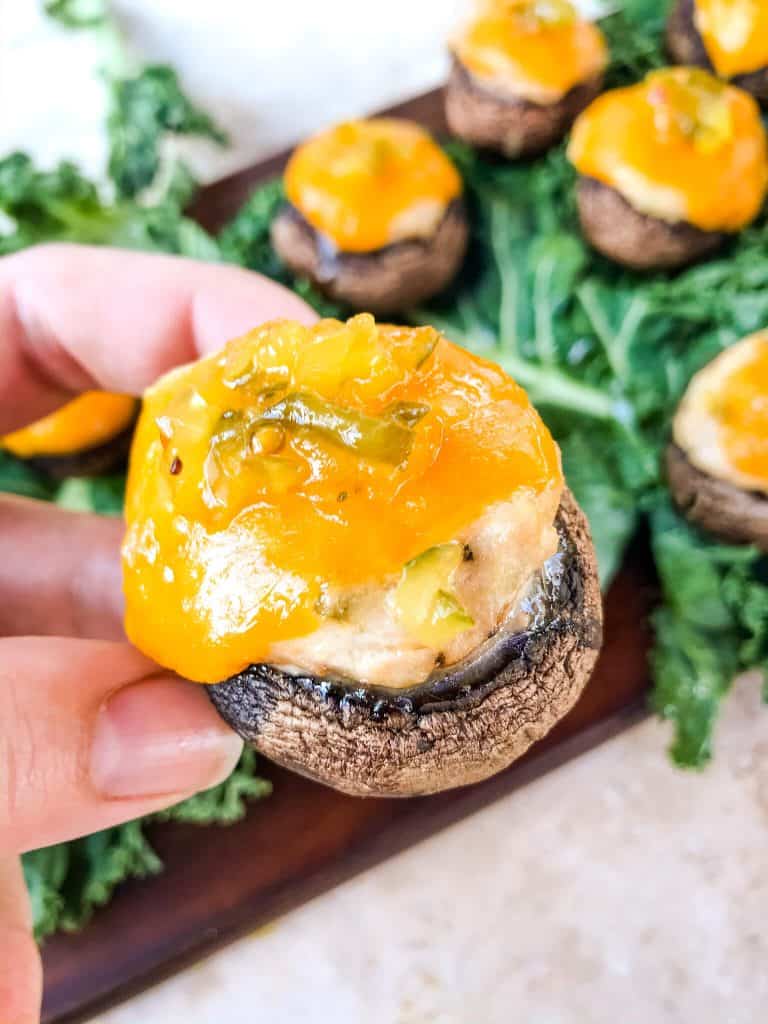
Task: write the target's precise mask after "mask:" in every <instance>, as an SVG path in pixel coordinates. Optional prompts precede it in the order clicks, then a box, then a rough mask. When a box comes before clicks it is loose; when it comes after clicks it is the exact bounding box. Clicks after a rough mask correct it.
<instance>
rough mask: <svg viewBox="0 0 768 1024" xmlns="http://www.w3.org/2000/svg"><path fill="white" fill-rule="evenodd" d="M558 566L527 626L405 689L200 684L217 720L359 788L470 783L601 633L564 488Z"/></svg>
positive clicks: (508, 748) (582, 536) (587, 546)
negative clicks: (539, 614) (539, 613)
mask: <svg viewBox="0 0 768 1024" xmlns="http://www.w3.org/2000/svg"><path fill="white" fill-rule="evenodd" d="M556 526H557V529H558V533H559V536H560V548H559V554H558V555H557V556H555V561H556V563H557V565H558V571H556V572H553V573H552V574H550V575H546V576H545V577H544V580H543V591H544V600H545V608H546V613H545V615H544V616H543V621H541V622H539V623H537V624H536V625H535V626H534V627H533V628H532V629H531V630H529V631H526V632H523V633H516V634H512V633H509V632H505V631H504V630H503V628H502V629H501V630H499V631H498V632H497V633H495V634H494V635H492V636H491V637H489V638H488V640H487V641H486V642H485V643H484V644H482V645H481V646H480V647H479V648H478V649H477V650H476V651H474V652H473V653H472V655H470V656H469V657H467V658H465V659H464V660H463V661H461V662H459V663H457V664H456V665H451V666H447V667H446V668H444V669H440V670H437V671H435V672H434V673H433V674H432V676H430V678H429V679H427V680H426V682H424V683H422V684H420V685H418V686H414V687H411V688H406V689H386V688H382V687H365V686H361V685H360V684H355V683H354V682H352V681H347V682H344V681H341V680H334V679H321V678H316V677H312V676H296V675H290V674H288V673H286V672H283V671H281V670H280V669H278V668H275V667H273V666H270V665H251V666H249V667H248V668H247V669H245V670H244V671H243V672H241V673H239V674H238V675H237V676H234V677H232V678H231V679H229V680H227V681H226V682H223V683H219V684H217V685H215V686H211V687H209V694H210V697H211V700H212V701H213V703H214V705H215V706H216V708H217V709H218V711H219V712H220V713H221V715H222V716H223V717H224V719H225V720H226V721H227V722H228V723H229V724H230V725H231V726H232V727H233V728H234V729H235V730H236V731H237V732H238V733H239V734H240V735H241V736H242V737H243V738H244V739H245V740H246V741H247V742H249V743H251V744H252V745H253V746H254V747H255V748H256V749H257V750H259V751H260V752H261V753H263V754H264V755H265V756H267V757H269V758H271V759H272V760H273V761H276V762H277V763H278V764H282V765H284V766H285V767H287V768H291V769H292V770H294V771H297V772H299V773H300V774H302V775H306V776H309V777H310V778H313V779H316V780H318V781H320V782H324V783H326V784H327V785H330V786H333V787H334V788H336V789H340V790H342V791H344V792H346V793H350V794H353V795H356V796H417V795H422V794H426V793H434V792H438V791H440V790H444V789H451V788H453V787H456V786H463V785H467V784H468V783H472V782H479V781H480V780H482V779H485V778H487V777H488V776H490V775H493V774H495V773H496V772H498V771H500V770H501V769H502V768H505V767H507V765H509V764H510V763H511V762H512V761H514V760H515V759H516V758H518V757H520V756H521V755H522V754H523V753H525V751H526V750H527V749H528V747H530V745H531V744H532V743H534V742H535V741H536V740H538V739H541V737H542V736H544V735H545V734H546V733H547V732H548V731H549V730H550V729H551V728H552V726H553V725H554V724H555V723H556V722H557V721H558V719H560V718H561V717H562V716H563V715H564V714H565V713H566V712H567V711H568V710H569V709H570V708H571V707H572V705H573V704H574V703H575V702H576V699H577V697H578V696H579V694H580V693H581V691H582V689H583V687H584V685H585V684H586V682H587V680H588V679H589V677H590V675H591V673H592V669H593V667H594V664H595V661H596V659H597V655H598V652H599V649H600V644H601V641H602V603H601V597H600V586H599V582H598V576H597V565H596V561H595V553H594V548H593V546H592V540H591V537H590V533H589V527H588V525H587V521H586V519H585V517H584V514H583V512H582V511H581V509H580V508H579V506H578V505H577V504H576V501H575V499H574V498H573V496H572V494H571V493H570V491H568V490H567V489H566V490H565V491H564V493H563V497H562V500H561V503H560V508H559V511H558V516H557V520H556Z"/></svg>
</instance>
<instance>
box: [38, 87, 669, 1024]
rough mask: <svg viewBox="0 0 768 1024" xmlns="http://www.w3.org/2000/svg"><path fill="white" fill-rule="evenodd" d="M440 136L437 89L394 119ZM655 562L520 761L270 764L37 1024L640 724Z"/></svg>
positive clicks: (247, 177) (98, 943)
mask: <svg viewBox="0 0 768 1024" xmlns="http://www.w3.org/2000/svg"><path fill="white" fill-rule="evenodd" d="M389 112H390V113H396V114H398V115H400V116H404V117H411V118H413V119H414V120H417V121H419V122H421V123H422V124H424V125H426V126H427V127H428V128H430V129H431V130H432V131H434V132H436V133H440V132H441V131H442V130H444V127H445V125H444V122H443V117H442V103H441V97H440V93H439V92H433V93H428V94H427V95H425V96H421V97H418V98H416V99H414V100H410V101H409V102H407V103H405V104H402V105H400V106H398V107H396V108H393V110H392V111H389ZM285 159H286V155H281V156H278V157H274V158H273V159H271V160H267V161H265V162H263V163H261V164H259V165H258V166H255V167H253V168H250V169H248V170H246V171H243V172H241V173H239V174H236V175H234V176H232V177H230V178H227V179H225V180H223V181H220V182H218V183H216V184H214V185H212V186H210V187H208V188H206V189H205V190H204V191H203V193H202V194H201V196H200V198H199V200H198V202H197V205H196V207H195V210H194V214H195V216H196V217H197V218H198V219H199V220H200V222H201V223H203V224H204V225H205V226H206V227H208V228H211V229H217V228H219V227H220V226H221V225H222V224H223V223H224V222H225V221H227V220H228V219H229V218H230V217H231V216H232V215H233V214H234V213H235V211H236V210H237V209H238V208H239V206H240V205H241V204H242V202H243V201H244V200H245V199H246V197H247V196H248V194H249V193H250V191H251V189H252V188H253V187H254V186H255V185H256V184H258V183H259V182H262V181H265V180H267V179H269V178H271V177H274V175H275V174H277V173H279V171H280V169H281V168H282V166H283V164H284V162H285ZM649 565H650V559H649V557H648V556H647V552H646V550H645V547H644V545H643V544H642V543H641V542H638V544H637V546H636V548H635V549H634V551H633V552H632V554H631V557H630V558H629V559H628V560H627V563H626V565H625V566H624V568H623V569H622V571H621V573H620V574H619V576H618V577H617V578H616V580H615V581H614V583H613V585H612V586H611V589H610V591H609V593H608V595H607V600H606V628H605V634H606V642H605V647H604V649H603V652H602V654H601V656H600V660H599V663H598V666H597V670H596V672H595V674H594V676H593V678H592V680H591V681H590V683H589V685H588V686H587V689H586V690H585V692H584V694H583V695H582V697H581V699H580V700H579V702H578V704H577V705H576V707H574V708H573V710H572V711H571V713H570V714H569V715H568V716H567V717H566V718H565V719H563V721H562V722H560V723H559V725H558V726H557V727H556V728H555V729H554V730H553V731H552V732H551V733H550V734H549V735H548V736H547V737H546V738H545V739H544V740H542V741H541V742H540V743H538V744H537V745H536V746H535V747H534V748H533V749H532V750H531V751H530V752H529V753H528V754H527V755H526V756H525V757H524V758H522V759H521V760H520V761H518V762H517V763H516V764H514V765H513V766H512V767H511V768H509V769H507V771H505V772H502V773H501V774H500V775H497V776H496V777H495V778H493V779H489V780H488V781H487V782H484V783H481V784H480V785H477V786H473V787H469V788H467V789H462V790H455V791H453V792H449V793H443V794H440V795H438V796H432V797H420V798H418V799H413V800H394V799H387V800H362V799H355V798H353V797H348V796H343V795H342V794H341V793H336V792H334V791H333V790H331V789H327V788H325V787H323V786H321V785H319V784H317V783H314V782H310V781H309V780H307V779H304V778H300V777H299V776H297V775H293V774H291V773H290V772H287V771H284V770H282V769H280V768H277V767H275V766H272V765H269V764H266V763H264V764H262V768H263V770H264V771H263V774H265V775H266V776H267V777H268V778H269V779H271V780H272V783H273V785H274V794H273V795H272V797H271V798H270V799H268V800H266V801H264V802H261V803H257V804H254V805H253V807H252V809H251V811H250V812H249V814H248V816H247V817H246V818H245V820H243V821H241V822H240V823H238V824H237V825H233V826H231V827H229V828H215V827H214V828H196V827H194V826H189V825H177V824H169V825H158V826H156V827H154V828H153V829H152V832H151V840H152V843H153V844H154V846H155V848H156V849H157V851H158V852H159V854H160V856H161V857H162V859H163V861H164V863H165V865H166V870H165V872H164V873H163V874H162V875H159V876H157V877H154V878H151V879H149V880H147V881H142V882H129V883H127V884H125V885H123V886H122V887H121V888H120V889H119V890H118V892H117V894H116V895H115V898H114V900H113V901H112V902H111V903H110V904H109V906H107V907H106V908H105V909H104V910H101V911H100V912H99V913H97V914H96V916H95V917H94V919H93V920H92V921H91V923H90V924H89V925H88V926H87V928H85V930H84V931H83V932H81V933H80V934H79V935H72V936H63V935H60V936H56V937H55V938H53V939H52V940H50V941H49V942H47V943H46V945H45V947H44V949H43V960H44V965H45V998H44V1008H43V1022H44V1024H54V1022H55V1024H63V1022H71V1021H80V1020H85V1019H87V1018H88V1017H89V1016H91V1015H92V1014H95V1013H97V1012H99V1011H101V1010H104V1009H106V1008H108V1007H109V1006H112V1005H114V1004H115V1003H118V1002H120V1001H121V1000H123V999H126V998H127V997H129V996H131V995H133V994H135V993H137V992H139V991H141V990H142V989H144V988H146V987H147V986H149V985H151V984H152V983H154V982H156V981H158V980H160V979H161V978H163V977H166V976H168V975H170V974H172V973H173V972H175V971H177V970H179V968H181V967H183V966H185V965H187V964H189V963H191V962H192V961H194V960H196V959H199V958H200V957H202V956H204V955H205V954H207V953H210V952H212V951H213V950H215V949H217V948H218V947H220V946H222V945H224V944H226V943H227V942H230V941H232V940H233V939H235V938H237V937H238V936H240V935H243V934H245V933H247V932H249V931H252V930H253V929H254V928H256V927H258V926H261V925H264V924H265V923H267V922H268V921H270V920H272V919H274V918H275V917H276V916H278V915H280V914H284V913H285V912H286V911H288V910H291V909H292V908H294V907H297V906H298V905H299V904H301V903H303V902H305V901H306V900H309V899H311V898H312V897H314V896H317V895H318V894H320V893H322V892H324V891H326V890H327V889H329V888H331V887H332V886H334V885H336V884H337V883H338V882H341V881H344V880H346V879H348V878H351V877H352V876H353V875H355V874H357V873H358V872H360V871H362V870H364V869H365V868H368V867H370V866H371V865H373V864H376V863H377V862H379V861H381V860H383V859H384V858H386V857H389V856H391V855H392V854H394V853H397V852H399V851H400V850H403V849H405V848H406V847H407V846H410V845H412V844H413V843H415V842H418V841H419V840H420V839H424V838H426V837H427V836H430V835H433V834H434V833H435V832H438V831H439V830H440V829H442V828H445V827H446V826H447V825H449V824H451V823H452V822H455V821H458V820H459V819H461V818H464V817H466V816H467V815H469V814H472V813H473V812H475V811H477V810H479V809H480V808H482V807H484V806H486V805H487V804H489V803H491V802H492V801H494V800H497V799H498V798H499V797H501V796H505V795H506V794H508V793H510V792H511V791H512V790H514V789H516V788H517V787H519V786H524V785H526V784H527V783H528V782H530V781H531V780H533V779H535V778H537V777H538V776H540V775H542V774H543V773H544V772H547V771H550V770H551V769H552V768H555V767H557V766H558V765H560V764H562V763H563V762H565V761H567V760H569V759H570V758H572V757H575V756H578V755H579V754H581V753H582V752H584V751H586V750H588V749H589V748H590V747H592V746H594V745H595V744H597V743H599V742H601V741H602V740H604V739H606V738H608V737H609V736H612V735H615V734H616V733H617V732H619V731H620V730H622V729H624V728H626V727H627V726H629V725H630V724H631V723H633V722H634V721H636V720H637V719H638V717H639V716H640V715H642V714H643V713H644V706H645V701H644V696H645V692H646V690H647V686H648V672H647V664H646V659H647V652H648V647H649V639H650V638H649V634H648V628H647V626H646V621H647V616H648V613H649V611H650V610H651V608H652V607H653V604H654V601H655V585H654V580H653V577H652V574H651V571H650V569H649Z"/></svg>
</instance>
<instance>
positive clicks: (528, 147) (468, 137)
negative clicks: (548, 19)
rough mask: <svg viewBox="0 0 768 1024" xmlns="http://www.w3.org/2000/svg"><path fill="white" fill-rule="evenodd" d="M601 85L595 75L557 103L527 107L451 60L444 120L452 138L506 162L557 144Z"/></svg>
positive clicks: (528, 102)
mask: <svg viewBox="0 0 768 1024" xmlns="http://www.w3.org/2000/svg"><path fill="white" fill-rule="evenodd" d="M602 84H603V76H602V74H599V75H594V76H593V77H591V78H589V79H587V81H585V82H581V83H580V84H579V85H575V86H574V87H573V88H572V89H570V90H569V91H568V92H567V93H566V94H565V96H563V98H562V99H560V100H558V101H557V102H556V103H550V104H539V103H532V102H531V101H530V100H527V99H524V98H522V97H520V98H512V97H510V96H509V94H508V93H502V92H498V91H496V90H494V89H493V88H492V87H490V86H489V85H487V84H485V83H484V82H481V81H480V80H479V79H478V78H476V77H475V76H474V75H473V74H472V72H471V71H468V70H467V68H466V67H464V65H463V64H462V63H461V62H460V61H459V60H457V59H456V58H455V57H454V59H453V66H452V68H451V73H450V76H449V78H448V82H447V85H446V88H445V116H446V119H447V121H448V126H449V128H450V130H451V132H452V133H453V134H454V135H456V136H458V138H460V139H464V140H465V141H466V142H469V143H471V144H472V145H474V146H481V147H483V148H487V149H496V150H499V151H500V152H502V153H503V154H504V155H505V156H508V157H520V156H534V155H536V154H537V153H542V152H543V151H544V150H546V149H549V147H550V146H552V145H554V143H556V142H558V141H559V140H560V139H562V137H563V136H564V135H565V133H566V132H567V131H568V129H569V128H570V126H571V124H572V123H573V121H574V120H575V119H576V117H577V115H578V114H580V113H581V111H582V110H584V108H585V107H587V106H589V104H590V103H591V102H592V100H593V99H594V98H595V97H596V96H597V95H598V93H599V92H600V89H601V88H602Z"/></svg>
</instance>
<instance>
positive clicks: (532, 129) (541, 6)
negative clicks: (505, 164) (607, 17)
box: [445, 0, 608, 157]
mask: <svg viewBox="0 0 768 1024" xmlns="http://www.w3.org/2000/svg"><path fill="white" fill-rule="evenodd" d="M478 8H479V9H478V13H477V16H476V17H475V19H474V21H472V22H471V23H470V24H469V25H467V26H466V28H464V29H463V31H462V32H460V33H459V35H457V37H456V38H455V40H454V41H453V43H452V46H451V49H452V53H453V66H452V70H451V74H450V77H449V79H448V84H447V87H446V91H445V112H446V118H447V120H448V125H449V127H450V129H451V131H452V132H453V134H454V135H457V136H458V137H459V138H462V139H465V140H466V141H467V142H470V143H472V144H473V145H475V146H482V147H486V148H489V149H495V150H499V151H500V152H502V153H503V154H505V155H506V156H509V157H519V156H532V155H534V154H536V153H541V152H542V151H543V150H545V149H548V148H549V147H550V146H551V145H552V144H553V143H555V142H557V141H558V140H559V139H561V138H562V137H563V136H564V135H565V133H566V132H567V131H568V129H569V128H570V126H571V124H572V122H573V120H574V118H575V117H576V115H577V114H578V113H579V112H580V111H582V110H583V109H584V107H586V106H587V104H588V103H590V102H591V101H592V100H593V99H594V97H595V96H597V94H598V93H599V92H600V89H601V87H602V83H603V71H604V69H605V65H606V63H607V59H608V54H607V49H606V45H605V40H604V38H603V34H602V32H601V31H600V29H599V28H597V26H596V25H593V24H592V23H591V22H589V21H586V20H584V19H583V18H581V17H580V16H579V15H578V13H577V11H576V8H575V7H574V5H573V4H572V3H570V2H569V0H483V2H481V3H480V4H479V5H478Z"/></svg>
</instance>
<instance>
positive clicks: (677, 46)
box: [667, 0, 768, 103]
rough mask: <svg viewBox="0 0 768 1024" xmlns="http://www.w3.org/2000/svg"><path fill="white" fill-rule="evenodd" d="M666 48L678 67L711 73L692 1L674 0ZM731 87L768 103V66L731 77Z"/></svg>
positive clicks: (668, 20) (710, 65) (668, 24)
mask: <svg viewBox="0 0 768 1024" xmlns="http://www.w3.org/2000/svg"><path fill="white" fill-rule="evenodd" d="M667 49H668V50H669V54H670V56H671V57H672V59H673V60H674V61H675V63H677V64H688V65H694V66H696V67H700V68H706V69H707V71H714V68H713V67H712V61H711V60H710V59H709V54H708V53H707V50H706V47H705V46H704V41H703V40H702V38H701V35H700V34H699V30H698V29H697V28H696V22H695V21H694V3H693V0H677V2H676V3H675V5H674V7H673V8H672V11H671V12H670V15H669V18H668V19H667ZM731 82H732V83H733V84H734V85H737V86H738V87H739V88H740V89H744V90H745V91H746V92H749V93H751V94H752V95H753V96H754V97H756V98H757V99H758V100H760V102H761V103H768V67H764V68H758V70H757V71H750V72H749V73H748V74H745V75H734V77H733V78H732V79H731Z"/></svg>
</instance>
